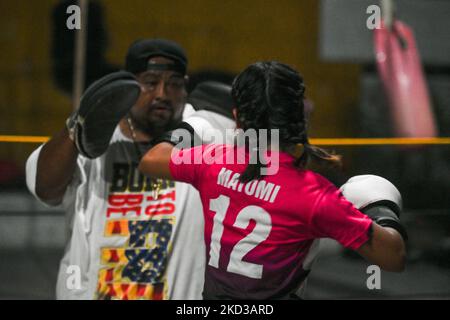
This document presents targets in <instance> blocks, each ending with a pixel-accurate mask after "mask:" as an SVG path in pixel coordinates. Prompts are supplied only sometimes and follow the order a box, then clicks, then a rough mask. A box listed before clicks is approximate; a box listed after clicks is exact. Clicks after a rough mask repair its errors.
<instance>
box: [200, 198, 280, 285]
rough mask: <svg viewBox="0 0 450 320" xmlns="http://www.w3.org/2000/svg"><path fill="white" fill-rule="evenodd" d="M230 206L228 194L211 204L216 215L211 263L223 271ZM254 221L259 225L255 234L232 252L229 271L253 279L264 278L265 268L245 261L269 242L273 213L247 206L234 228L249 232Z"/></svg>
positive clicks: (238, 243)
mask: <svg viewBox="0 0 450 320" xmlns="http://www.w3.org/2000/svg"><path fill="white" fill-rule="evenodd" d="M229 206H230V198H229V197H227V196H224V195H221V196H219V197H218V198H216V199H211V200H210V202H209V209H210V210H211V211H214V212H215V213H216V214H215V215H214V224H213V229H212V234H211V244H210V250H209V262H208V264H209V265H210V266H212V267H215V268H219V257H220V249H221V244H220V241H221V239H222V235H223V230H224V227H223V221H224V219H225V216H226V213H227V210H228V207H229ZM250 220H254V221H255V222H256V224H255V227H254V228H253V230H252V232H250V233H249V234H248V235H247V236H246V237H245V238H243V239H241V240H240V241H239V242H237V243H236V244H235V245H234V247H233V249H232V251H231V255H230V260H229V263H228V266H227V271H228V272H232V273H237V274H240V275H243V276H246V277H249V278H253V279H261V278H262V273H263V266H262V265H260V264H255V263H250V262H246V261H242V259H243V258H244V257H245V255H247V253H249V252H250V251H251V250H253V249H254V248H256V247H257V246H258V245H259V244H260V243H261V242H263V241H264V240H266V239H267V237H268V236H269V234H270V231H271V229H272V219H271V217H270V214H269V213H268V212H267V211H266V210H264V209H263V208H261V207H258V206H247V207H245V208H243V209H242V210H241V211H239V213H238V214H237V216H236V221H235V222H234V224H233V226H234V227H236V228H240V229H246V228H247V227H248V225H249V223H250Z"/></svg>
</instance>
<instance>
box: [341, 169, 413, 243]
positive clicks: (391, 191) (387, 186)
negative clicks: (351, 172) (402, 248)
mask: <svg viewBox="0 0 450 320" xmlns="http://www.w3.org/2000/svg"><path fill="white" fill-rule="evenodd" d="M340 190H341V192H342V194H343V195H344V197H345V198H346V199H347V200H348V201H350V202H351V203H353V205H354V206H355V207H356V208H357V209H358V210H360V211H361V212H363V213H364V214H366V215H368V216H369V217H370V218H371V219H372V220H373V221H375V222H376V223H377V224H379V225H380V226H383V227H390V228H393V229H396V230H397V231H398V232H399V233H400V234H401V235H402V237H403V239H405V240H406V239H407V238H408V235H407V233H406V230H405V228H404V227H403V226H402V225H401V223H400V212H401V210H402V196H401V194H400V191H398V189H397V188H396V187H395V186H394V185H393V184H392V183H391V182H390V181H388V180H386V179H385V178H382V177H379V176H375V175H360V176H354V177H352V178H350V179H349V180H348V181H347V182H346V183H345V184H343V185H342V186H341V188H340Z"/></svg>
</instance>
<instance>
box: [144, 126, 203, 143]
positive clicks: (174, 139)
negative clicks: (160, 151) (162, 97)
mask: <svg viewBox="0 0 450 320" xmlns="http://www.w3.org/2000/svg"><path fill="white" fill-rule="evenodd" d="M161 142H168V143H170V144H172V145H173V146H179V147H180V148H192V147H195V146H197V145H200V144H201V139H200V138H199V137H198V135H197V134H196V133H195V131H194V128H192V126H191V125H190V124H189V123H186V122H181V123H180V124H179V125H178V126H177V128H176V129H174V130H171V131H167V132H165V133H163V134H162V135H161V136H159V137H157V138H155V139H154V140H153V141H152V145H157V144H158V143H161Z"/></svg>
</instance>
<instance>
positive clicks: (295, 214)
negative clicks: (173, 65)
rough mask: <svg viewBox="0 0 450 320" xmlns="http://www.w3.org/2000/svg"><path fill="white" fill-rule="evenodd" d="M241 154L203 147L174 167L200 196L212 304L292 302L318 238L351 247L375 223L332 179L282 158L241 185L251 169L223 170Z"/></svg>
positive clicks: (207, 286) (207, 295)
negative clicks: (285, 299)
mask: <svg viewBox="0 0 450 320" xmlns="http://www.w3.org/2000/svg"><path fill="white" fill-rule="evenodd" d="M236 150H237V149H236V148H235V147H234V146H226V145H207V146H205V145H203V146H199V147H195V148H192V149H185V150H182V151H180V152H178V153H177V154H175V155H174V156H173V157H172V159H171V162H170V170H171V173H172V176H173V177H174V179H175V180H179V181H183V182H187V183H190V184H192V185H193V186H194V187H195V188H197V189H198V190H199V192H200V196H201V200H202V204H203V213H204V217H205V243H206V261H207V266H206V272H205V286H204V292H203V296H204V297H205V298H207V299H227V298H232V299H271V298H272V299H276V298H283V297H287V296H288V295H289V294H290V293H293V292H295V291H296V290H297V289H298V287H299V286H300V285H301V283H302V282H303V280H304V279H305V277H306V275H307V271H306V270H305V268H303V262H304V261H305V257H306V256H307V254H308V252H309V250H310V248H311V244H312V242H313V241H314V240H315V239H318V238H333V239H335V240H337V241H339V242H340V243H341V244H342V245H343V246H345V247H347V248H351V249H357V248H359V247H360V246H361V245H362V244H364V243H365V242H366V241H367V240H368V237H369V235H368V233H369V232H368V230H369V228H370V225H371V223H372V220H371V219H370V218H369V217H367V216H366V215H364V214H362V213H361V212H360V211H358V210H357V209H356V208H355V207H353V205H352V204H351V203H350V202H348V201H347V200H346V199H345V198H344V197H343V196H342V194H341V193H340V191H339V190H338V189H337V188H336V187H335V186H334V185H333V184H331V183H330V182H329V181H328V180H326V179H325V178H323V177H322V176H320V175H319V174H317V173H314V172H312V171H309V170H303V169H299V168H296V167H294V166H293V161H294V158H293V157H292V156H290V155H289V154H287V153H283V152H281V153H277V154H278V155H279V170H278V173H277V174H275V175H269V176H265V177H264V178H263V179H261V180H253V181H251V182H249V183H241V182H240V181H239V180H238V179H239V176H240V174H241V173H242V172H243V171H244V170H245V168H246V167H247V164H245V163H242V162H241V164H219V163H225V159H226V158H227V155H229V154H230V153H233V152H234V153H236V152H237V151H236ZM205 155H208V156H205ZM274 155H276V154H275V153H273V154H272V156H274ZM199 157H203V159H206V158H208V159H209V160H210V161H209V162H207V163H211V162H215V163H212V164H207V163H205V161H204V160H203V161H199V160H201V159H199ZM245 158H246V159H247V161H248V156H247V155H246V157H245ZM180 159H184V160H186V159H190V160H191V161H190V162H191V164H187V163H186V162H187V161H184V162H183V163H181V164H180V161H179V160H180ZM211 159H214V160H215V161H211ZM218 159H221V160H219V161H217V160H218ZM195 162H197V163H195ZM200 162H201V163H200Z"/></svg>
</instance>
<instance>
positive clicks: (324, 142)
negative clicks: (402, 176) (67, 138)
mask: <svg viewBox="0 0 450 320" xmlns="http://www.w3.org/2000/svg"><path fill="white" fill-rule="evenodd" d="M48 139H50V137H46V136H13V135H9V136H8V135H4V136H2V135H0V142H13V143H44V142H46V141H47V140H48ZM310 142H311V144H314V145H317V146H377V145H378V146H382V145H449V144H450V137H441V138H312V139H310Z"/></svg>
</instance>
